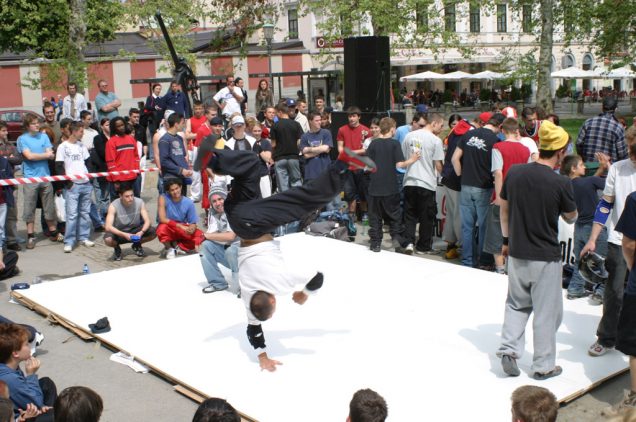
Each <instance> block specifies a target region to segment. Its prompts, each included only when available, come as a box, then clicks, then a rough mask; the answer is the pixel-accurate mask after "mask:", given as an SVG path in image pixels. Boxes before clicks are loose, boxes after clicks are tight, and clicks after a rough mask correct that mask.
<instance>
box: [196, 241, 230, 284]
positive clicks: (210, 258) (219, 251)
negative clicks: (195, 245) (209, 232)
mask: <svg viewBox="0 0 636 422" xmlns="http://www.w3.org/2000/svg"><path fill="white" fill-rule="evenodd" d="M199 257H200V258H201V265H202V266H203V272H204V273H205V278H206V279H207V280H208V283H209V284H210V285H211V286H214V287H216V288H223V287H227V282H226V281H225V277H223V273H221V270H220V269H219V264H221V265H223V266H224V267H227V268H229V269H230V270H232V281H233V284H234V286H232V288H238V245H237V244H232V245H231V246H230V247H229V248H227V249H225V247H224V246H223V245H221V244H219V243H216V242H213V241H211V240H206V241H205V242H203V243H202V244H201V247H200V249H199Z"/></svg>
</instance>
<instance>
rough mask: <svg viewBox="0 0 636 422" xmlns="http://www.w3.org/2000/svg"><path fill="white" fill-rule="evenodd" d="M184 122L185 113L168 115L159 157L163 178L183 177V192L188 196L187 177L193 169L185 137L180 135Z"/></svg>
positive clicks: (161, 139) (160, 139) (190, 175)
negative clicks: (166, 128) (187, 152)
mask: <svg viewBox="0 0 636 422" xmlns="http://www.w3.org/2000/svg"><path fill="white" fill-rule="evenodd" d="M184 122H185V120H184V118H183V115H181V114H179V113H172V114H171V115H170V116H169V117H168V119H167V124H168V130H167V131H166V133H165V134H164V135H163V136H162V137H161V138H159V159H160V163H161V176H162V177H163V179H164V180H167V179H170V178H176V179H181V181H182V188H181V189H182V194H183V196H187V189H188V188H187V184H188V183H187V179H189V178H191V177H192V170H191V169H190V163H188V159H187V154H186V149H185V144H184V142H183V137H182V136H181V135H179V132H181V131H182V130H183V125H184Z"/></svg>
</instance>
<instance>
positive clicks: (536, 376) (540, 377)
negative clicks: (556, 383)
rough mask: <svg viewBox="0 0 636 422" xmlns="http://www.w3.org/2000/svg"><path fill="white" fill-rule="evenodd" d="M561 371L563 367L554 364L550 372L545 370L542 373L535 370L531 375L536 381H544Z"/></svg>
mask: <svg viewBox="0 0 636 422" xmlns="http://www.w3.org/2000/svg"><path fill="white" fill-rule="evenodd" d="M562 373H563V368H561V367H560V366H555V367H554V369H553V370H551V371H550V372H545V373H543V374H542V373H541V372H535V373H534V374H533V375H532V378H534V379H535V380H537V381H544V380H547V379H550V378H554V377H558V376H559V375H561V374H562Z"/></svg>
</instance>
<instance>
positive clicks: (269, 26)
mask: <svg viewBox="0 0 636 422" xmlns="http://www.w3.org/2000/svg"><path fill="white" fill-rule="evenodd" d="M263 36H264V37H265V41H266V42H267V59H268V61H269V89H270V90H271V91H272V99H273V98H274V78H272V40H273V39H274V24H273V23H271V21H267V23H265V24H263Z"/></svg>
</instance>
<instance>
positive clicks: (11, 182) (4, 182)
mask: <svg viewBox="0 0 636 422" xmlns="http://www.w3.org/2000/svg"><path fill="white" fill-rule="evenodd" d="M158 170H159V169H158V168H154V167H153V168H147V169H142V170H122V171H103V172H99V173H85V174H67V175H64V176H42V177H18V178H15V179H0V186H15V185H29V184H31V183H42V182H60V181H65V180H83V179H86V178H87V177H88V178H89V179H93V178H96V177H106V176H122V175H127V174H141V173H144V172H149V171H158Z"/></svg>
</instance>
